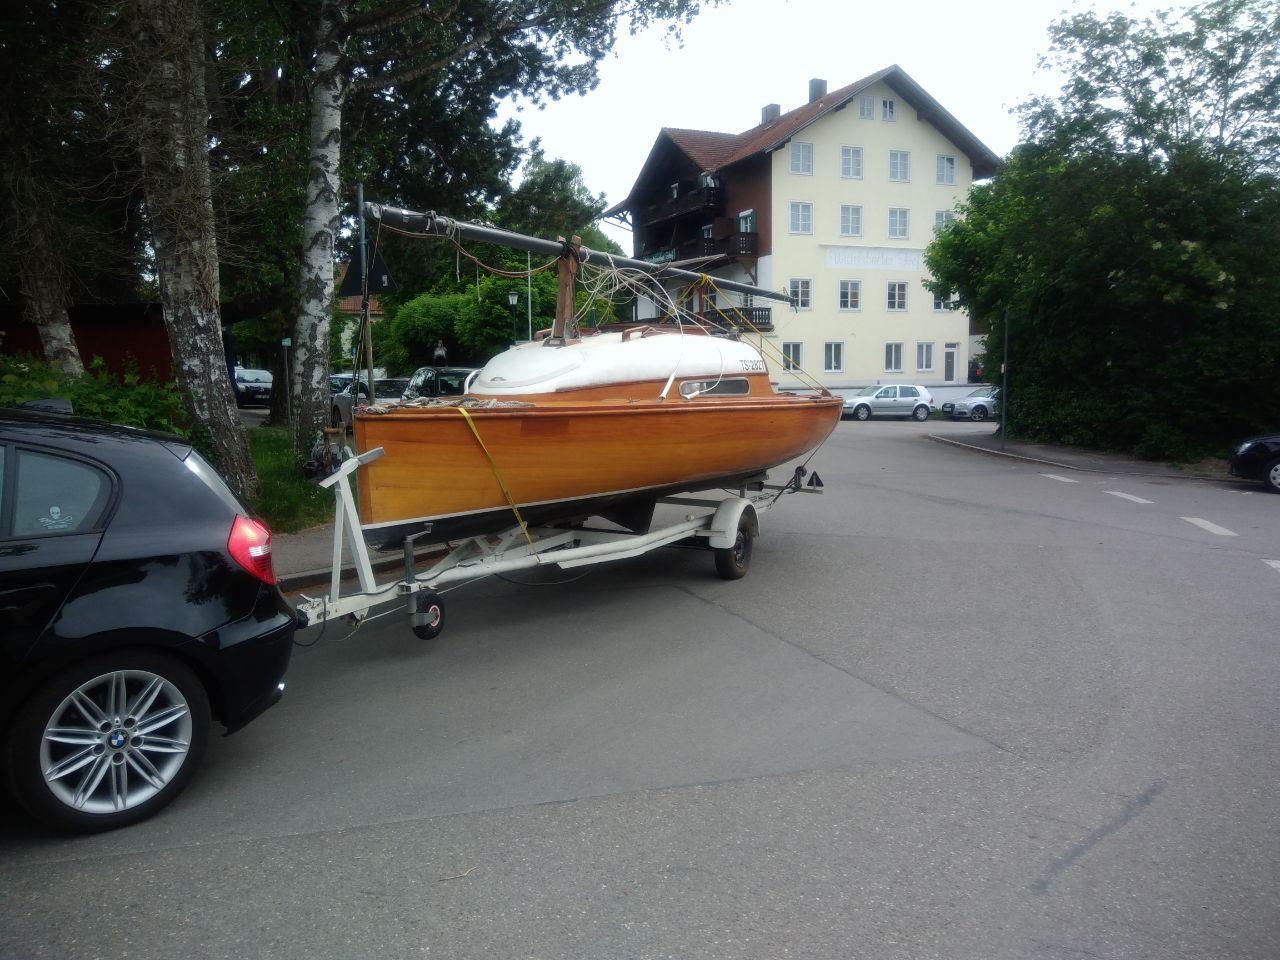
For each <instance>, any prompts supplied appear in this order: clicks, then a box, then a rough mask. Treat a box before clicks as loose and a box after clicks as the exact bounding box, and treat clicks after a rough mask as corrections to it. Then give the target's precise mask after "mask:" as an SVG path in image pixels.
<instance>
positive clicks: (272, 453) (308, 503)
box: [249, 427, 333, 533]
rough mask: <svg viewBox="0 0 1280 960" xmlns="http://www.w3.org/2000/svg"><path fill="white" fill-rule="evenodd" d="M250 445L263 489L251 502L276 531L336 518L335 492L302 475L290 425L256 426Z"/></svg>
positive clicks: (251, 431)
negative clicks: (291, 437)
mask: <svg viewBox="0 0 1280 960" xmlns="http://www.w3.org/2000/svg"><path fill="white" fill-rule="evenodd" d="M249 449H250V450H251V451H252V453H253V462H254V464H255V465H256V466H257V468H258V483H259V486H260V489H261V493H259V495H258V496H257V497H256V498H255V499H254V500H253V501H252V506H253V509H254V510H256V511H257V512H258V514H259V515H260V516H261V517H262V519H263V520H265V521H266V522H267V526H269V527H270V528H271V530H272V531H273V532H275V533H294V532H296V531H298V530H303V529H305V528H306V527H314V526H315V525H316V524H318V523H324V522H326V521H331V520H332V519H333V493H332V492H330V491H329V490H324V489H321V488H320V487H317V486H316V485H315V484H314V483H309V482H308V481H307V480H306V479H305V478H304V477H303V476H302V461H301V460H299V459H298V456H297V455H296V454H295V453H294V452H293V443H292V441H291V439H290V436H289V430H288V428H286V427H255V428H254V429H253V430H250V431H249Z"/></svg>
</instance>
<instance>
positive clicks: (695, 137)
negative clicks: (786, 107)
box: [604, 64, 1000, 216]
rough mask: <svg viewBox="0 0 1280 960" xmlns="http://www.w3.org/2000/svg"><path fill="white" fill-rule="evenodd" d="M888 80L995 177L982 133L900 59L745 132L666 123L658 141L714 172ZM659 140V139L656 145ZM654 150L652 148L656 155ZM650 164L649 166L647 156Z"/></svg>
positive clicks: (619, 206) (977, 169)
mask: <svg viewBox="0 0 1280 960" xmlns="http://www.w3.org/2000/svg"><path fill="white" fill-rule="evenodd" d="M881 80H884V81H886V82H887V83H888V84H889V85H890V86H891V87H893V88H894V89H895V90H897V91H898V92H899V93H900V94H901V95H902V96H903V97H904V98H906V99H908V100H910V101H911V102H912V105H913V106H915V107H916V109H917V110H918V111H919V112H920V114H921V116H922V117H923V118H924V119H927V120H928V121H929V122H930V123H932V124H934V125H935V126H937V127H938V129H939V130H941V131H942V133H943V134H944V135H945V136H947V137H948V138H949V139H950V140H952V142H954V143H955V144H956V146H958V147H960V148H961V149H962V150H963V151H964V152H965V153H966V154H967V155H968V156H969V158H970V160H972V161H973V166H974V178H975V179H981V178H982V177H986V176H990V175H991V174H992V173H994V172H995V169H996V167H997V166H998V165H999V162H1000V161H999V158H998V157H997V156H996V155H995V154H994V153H993V152H992V151H991V150H990V149H989V148H988V147H987V146H986V145H985V144H983V143H982V142H981V141H980V140H979V139H978V138H977V137H975V136H974V135H973V134H972V133H970V132H969V131H968V130H967V129H965V127H964V125H963V124H961V123H960V121H959V120H957V119H956V118H955V117H953V116H952V115H951V114H950V113H948V112H947V111H946V110H945V109H943V107H942V105H941V104H940V103H938V101H937V100H935V99H933V97H931V96H930V95H929V94H928V93H926V92H925V90H924V88H922V87H921V86H920V85H919V84H918V83H916V82H915V81H914V80H912V79H911V77H909V76H907V72H906V71H905V70H903V69H902V68H901V67H899V66H898V65H897V64H894V65H893V66H889V67H885V68H884V69H883V70H877V71H876V72H875V73H872V74H869V75H867V76H865V77H863V78H862V79H861V80H855V81H854V82H853V83H850V84H846V85H845V86H843V87H840V88H839V89H838V90H833V91H831V92H830V93H828V94H827V95H826V96H824V97H820V98H819V99H817V100H814V101H813V102H812V103H806V104H805V105H804V106H802V107H797V108H796V109H795V110H791V111H789V112H787V113H784V114H782V115H781V116H780V117H778V118H777V119H776V120H773V121H770V122H769V123H762V124H758V125H757V126H754V127H752V128H751V129H750V130H744V131H743V132H742V133H736V134H735V133H717V132H715V131H713V130H683V129H679V128H675V127H663V128H662V131H661V132H660V133H659V134H658V140H659V141H660V140H661V139H662V138H663V137H666V138H667V139H669V140H670V141H671V142H672V143H674V144H675V145H676V146H677V147H679V148H680V150H681V151H683V152H684V154H685V155H686V156H688V157H689V159H690V160H692V161H693V162H694V163H696V164H697V165H698V166H699V167H700V168H701V169H702V170H705V171H707V172H708V173H712V172H715V171H716V170H720V169H723V168H724V167H727V166H730V165H731V164H734V163H737V162H739V161H741V160H745V159H747V158H748V157H752V156H755V155H756V154H758V153H762V152H765V151H768V150H776V149H777V148H778V147H780V146H782V145H783V144H784V143H786V142H787V141H788V140H789V139H791V137H793V136H794V135H795V134H797V133H799V132H800V131H801V130H803V129H804V128H805V127H807V126H808V125H809V124H811V123H813V121H815V120H817V119H818V118H819V117H821V116H823V115H824V114H827V113H830V112H831V111H833V110H837V109H839V108H840V107H842V106H844V105H845V104H847V103H848V102H849V101H850V100H852V99H853V98H854V97H855V96H857V95H858V93H859V92H861V91H862V90H864V89H866V88H867V87H869V86H871V85H872V84H874V83H878V82H880V81H881ZM656 147H657V144H656V143H655V150H656ZM652 156H653V151H651V152H650V157H651V158H652ZM645 166H646V167H647V166H648V162H647V161H646V163H645ZM644 175H645V170H644V168H642V169H641V171H640V176H639V177H638V178H637V179H636V185H639V183H640V181H642V180H643V179H644ZM636 185H633V186H632V188H631V192H630V193H628V194H627V196H626V198H625V199H624V200H622V201H621V202H620V203H616V204H614V205H613V206H612V207H610V208H609V209H608V210H606V211H605V212H604V215H605V216H613V215H614V214H616V213H621V212H622V211H624V210H628V209H630V206H631V197H632V195H633V194H634V193H635V189H636Z"/></svg>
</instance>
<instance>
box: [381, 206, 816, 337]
mask: <svg viewBox="0 0 1280 960" xmlns="http://www.w3.org/2000/svg"><path fill="white" fill-rule="evenodd" d="M364 215H365V216H366V217H367V218H369V219H370V220H372V221H377V222H381V223H385V224H387V225H388V226H392V227H396V228H398V229H400V230H405V231H409V232H411V233H419V234H424V235H427V236H436V237H453V238H455V239H459V240H475V241H479V242H482V243H493V244H497V245H499V246H503V247H510V248H511V249H513V250H525V251H528V252H529V253H540V254H542V255H543V256H547V257H557V258H560V257H563V256H565V248H566V243H565V241H564V240H563V239H561V240H542V239H540V238H538V237H529V236H525V235H524V234H522V233H513V232H512V231H510V230H501V229H499V228H497V227H488V226H485V225H484V224H480V223H467V222H466V221H464V220H454V219H453V218H452V217H446V216H442V215H440V214H438V213H433V212H429V213H419V212H417V211H415V210H403V209H401V208H399V207H388V206H386V205H385V204H381V203H366V204H365V205H364ZM576 239H577V238H575V240H576ZM576 250H577V260H578V262H579V263H588V264H591V265H593V266H598V267H604V268H607V269H608V268H617V267H623V268H625V269H627V270H639V271H642V272H644V273H647V274H649V275H650V276H651V277H653V278H654V279H655V280H663V279H673V280H689V281H698V280H701V279H702V278H703V277H704V276H706V274H703V273H698V272H696V271H693V270H681V269H679V268H677V267H668V266H663V265H661V264H657V263H649V262H648V261H647V260H633V259H632V258H631V257H616V256H614V255H613V254H610V253H603V252H601V251H599V250H592V249H591V248H590V247H582V246H578V247H576ZM576 269H577V268H576V266H575V267H574V270H575V271H576ZM716 286H717V287H718V288H719V289H721V290H730V291H733V292H734V293H745V294H749V295H751V296H753V297H764V298H765V299H768V300H779V301H781V302H783V303H790V302H791V298H790V296H788V295H787V294H785V293H779V292H778V291H776V290H766V289H765V288H764V287H753V286H751V285H750V284H747V283H739V282H737V281H736V280H722V279H720V278H719V277H717V278H716ZM558 313H559V311H557V314H558Z"/></svg>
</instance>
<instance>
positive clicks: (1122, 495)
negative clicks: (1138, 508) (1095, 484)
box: [1102, 490, 1155, 503]
mask: <svg viewBox="0 0 1280 960" xmlns="http://www.w3.org/2000/svg"><path fill="white" fill-rule="evenodd" d="M1102 492H1103V493H1109V494H1111V495H1112V496H1113V497H1119V498H1120V499H1121V500H1132V501H1133V502H1134V503H1155V501H1154V500H1143V499H1142V498H1141V497H1135V496H1134V495H1133V494H1132V493H1121V492H1120V491H1119V490H1103V491H1102Z"/></svg>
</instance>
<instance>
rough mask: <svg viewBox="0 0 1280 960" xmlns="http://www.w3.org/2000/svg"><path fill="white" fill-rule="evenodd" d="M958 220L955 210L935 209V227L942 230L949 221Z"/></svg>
mask: <svg viewBox="0 0 1280 960" xmlns="http://www.w3.org/2000/svg"><path fill="white" fill-rule="evenodd" d="M955 222H956V212H955V211H954V210H935V211H933V229H935V230H941V229H942V228H943V227H945V226H946V225H947V224H949V223H955Z"/></svg>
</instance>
